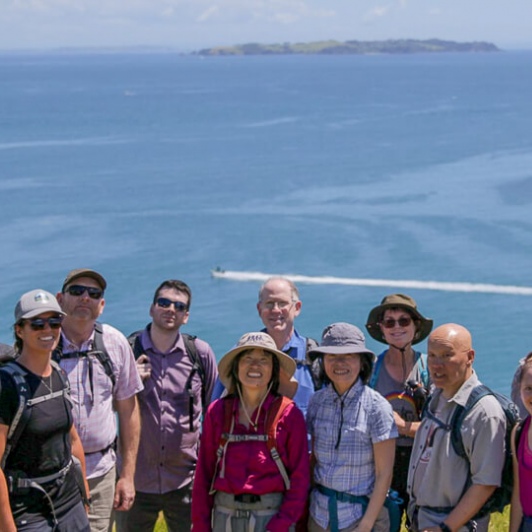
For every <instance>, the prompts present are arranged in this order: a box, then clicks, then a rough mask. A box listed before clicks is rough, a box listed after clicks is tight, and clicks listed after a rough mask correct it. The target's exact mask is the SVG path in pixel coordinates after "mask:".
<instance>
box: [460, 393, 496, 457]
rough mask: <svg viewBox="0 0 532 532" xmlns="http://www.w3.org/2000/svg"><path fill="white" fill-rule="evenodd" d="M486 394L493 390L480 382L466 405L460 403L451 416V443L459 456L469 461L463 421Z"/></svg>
mask: <svg viewBox="0 0 532 532" xmlns="http://www.w3.org/2000/svg"><path fill="white" fill-rule="evenodd" d="M486 395H493V392H492V391H491V390H490V389H489V388H488V387H487V386H485V385H484V384H479V385H478V386H476V387H475V388H473V390H472V392H471V393H470V395H469V397H468V399H467V402H466V404H465V406H462V405H458V406H457V407H456V409H455V411H454V413H453V416H452V418H451V423H450V425H451V443H452V445H453V449H454V452H455V453H456V454H457V455H458V456H460V457H462V458H465V459H466V460H468V461H469V458H468V457H467V454H466V452H465V449H464V442H463V441H462V433H461V428H462V423H463V421H464V419H465V417H466V416H467V414H468V413H469V412H470V411H471V409H472V408H473V406H475V404H477V402H478V401H480V399H482V398H483V397H485V396H486Z"/></svg>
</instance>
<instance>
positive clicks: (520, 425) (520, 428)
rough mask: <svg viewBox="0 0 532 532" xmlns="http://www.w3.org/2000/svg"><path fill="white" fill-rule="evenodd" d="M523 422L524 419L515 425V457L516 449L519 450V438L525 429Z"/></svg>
mask: <svg viewBox="0 0 532 532" xmlns="http://www.w3.org/2000/svg"><path fill="white" fill-rule="evenodd" d="M525 422H526V419H523V420H521V421H519V422H518V423H517V427H516V429H515V440H514V444H515V453H516V455H517V449H518V448H519V443H520V441H521V436H522V435H523V429H524V428H525Z"/></svg>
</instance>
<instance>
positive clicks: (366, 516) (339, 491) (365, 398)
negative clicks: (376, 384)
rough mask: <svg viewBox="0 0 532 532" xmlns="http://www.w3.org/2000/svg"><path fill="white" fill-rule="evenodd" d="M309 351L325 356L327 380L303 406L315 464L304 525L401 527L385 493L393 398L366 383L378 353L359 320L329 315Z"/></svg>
mask: <svg viewBox="0 0 532 532" xmlns="http://www.w3.org/2000/svg"><path fill="white" fill-rule="evenodd" d="M309 356H310V357H311V359H313V360H314V359H316V358H318V357H320V358H321V359H322V363H323V368H324V371H325V374H326V376H327V378H328V379H329V381H330V383H329V384H328V385H327V386H326V387H325V388H323V389H321V390H319V391H318V392H316V393H315V394H314V396H313V397H312V398H311V400H310V404H309V408H308V412H307V429H308V431H309V433H310V435H311V438H312V463H313V464H314V469H313V480H314V486H313V489H312V492H311V495H310V519H309V526H308V530H309V531H310V532H324V531H329V530H330V531H331V532H350V531H353V530H357V531H359V532H366V531H367V532H369V531H371V530H373V531H375V532H389V531H393V532H395V531H397V530H399V526H400V520H399V510H398V508H397V506H396V505H395V504H394V503H393V502H392V501H390V500H387V494H388V489H389V487H390V482H391V479H392V468H393V461H394V453H395V438H396V437H397V428H396V426H395V422H394V419H393V412H392V407H391V405H390V403H388V402H387V401H386V399H384V397H382V395H380V394H379V393H378V392H376V391H375V390H372V389H371V388H370V387H369V386H367V383H368V381H369V378H370V376H371V373H372V369H373V361H374V358H375V355H374V354H373V353H372V352H371V351H370V350H369V349H368V348H367V347H366V343H365V338H364V335H363V333H362V331H360V329H359V328H358V327H356V326H354V325H351V324H349V323H333V324H332V325H329V326H328V327H327V328H326V329H325V330H324V331H323V335H322V340H321V342H320V345H319V347H317V348H315V349H313V350H312V351H310V352H309ZM385 505H386V506H385Z"/></svg>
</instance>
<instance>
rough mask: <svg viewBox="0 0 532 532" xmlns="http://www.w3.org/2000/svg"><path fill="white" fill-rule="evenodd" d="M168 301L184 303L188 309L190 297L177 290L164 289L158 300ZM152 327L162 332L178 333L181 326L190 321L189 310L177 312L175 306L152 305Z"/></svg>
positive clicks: (158, 295) (160, 292) (160, 291)
mask: <svg viewBox="0 0 532 532" xmlns="http://www.w3.org/2000/svg"><path fill="white" fill-rule="evenodd" d="M159 298H163V299H168V300H169V301H171V302H172V303H177V302H179V303H184V304H185V305H186V306H187V308H188V303H189V301H188V295H187V294H185V292H180V291H179V290H176V289H175V288H162V289H161V290H159V293H158V294H157V298H156V299H159ZM150 316H151V318H152V327H154V328H155V329H159V330H160V331H178V330H179V328H180V327H181V325H184V324H185V323H187V321H188V316H189V311H188V310H177V309H176V308H175V305H170V306H169V307H166V308H165V307H162V306H160V305H159V304H157V303H152V305H151V307H150Z"/></svg>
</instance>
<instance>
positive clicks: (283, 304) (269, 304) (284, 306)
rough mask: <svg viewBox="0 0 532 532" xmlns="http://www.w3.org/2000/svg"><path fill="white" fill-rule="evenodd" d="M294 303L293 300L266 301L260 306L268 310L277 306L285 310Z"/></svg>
mask: <svg viewBox="0 0 532 532" xmlns="http://www.w3.org/2000/svg"><path fill="white" fill-rule="evenodd" d="M294 303H295V301H266V303H262V306H263V307H265V308H267V309H268V310H273V309H274V308H275V307H277V308H278V309H279V310H286V309H288V308H290V307H291V306H292V305H293V304H294Z"/></svg>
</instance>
